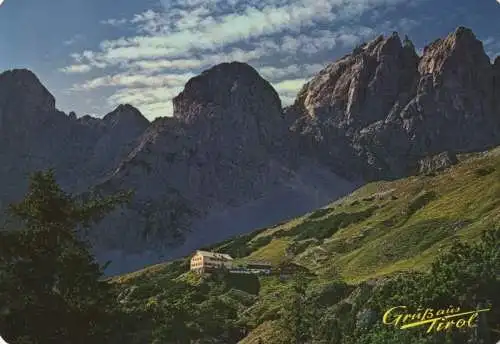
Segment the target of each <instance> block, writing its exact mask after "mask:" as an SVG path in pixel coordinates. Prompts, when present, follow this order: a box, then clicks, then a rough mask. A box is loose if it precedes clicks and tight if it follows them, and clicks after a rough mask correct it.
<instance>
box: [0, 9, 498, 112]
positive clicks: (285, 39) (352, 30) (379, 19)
mask: <svg viewBox="0 0 500 344" xmlns="http://www.w3.org/2000/svg"><path fill="white" fill-rule="evenodd" d="M0 1H1V0H0ZM499 1H500V0H499ZM458 26H466V27H469V28H471V29H472V30H473V31H474V32H475V34H476V36H477V37H478V38H479V39H481V40H482V41H483V44H484V47H485V50H486V52H487V53H488V54H489V55H490V57H491V58H492V59H493V58H494V57H495V56H497V55H500V3H499V2H497V0H413V1H408V0H123V1H117V0H4V2H3V4H2V5H0V52H1V54H0V71H4V70H8V69H13V68H28V69H30V70H32V71H33V72H34V73H35V74H36V75H37V76H38V77H39V78H40V80H41V81H42V83H43V84H44V85H45V86H46V87H47V88H48V89H49V91H50V92H51V93H52V94H53V95H54V96H55V97H56V100H57V107H58V108H59V109H60V110H63V111H65V112H69V111H75V112H76V114H77V116H83V115H86V114H90V115H93V116H97V117H102V116H104V115H105V114H106V113H108V112H110V111H112V110H113V109H114V108H115V107H116V106H117V105H119V104H122V103H128V104H132V105H134V106H135V107H137V108H138V109H139V110H140V111H141V112H142V113H143V114H144V115H145V116H146V117H147V118H148V119H150V120H152V119H154V118H156V117H163V116H170V115H171V114H172V102H171V99H172V98H173V97H175V96H176V95H177V94H178V93H179V92H180V91H182V89H183V87H184V84H185V83H186V82H187V81H188V80H189V79H190V78H191V77H193V76H195V75H197V74H199V73H200V72H202V71H203V70H206V69H208V68H210V67H211V66H213V65H216V64H218V63H222V62H230V61H241V62H247V63H249V64H250V65H251V66H253V67H254V68H256V69H257V71H258V72H259V73H260V74H261V75H262V76H263V77H264V78H265V79H267V80H268V81H269V82H271V83H272V85H273V86H274V87H275V89H276V90H277V91H278V93H279V95H280V98H281V101H282V103H283V104H284V105H288V104H291V103H292V102H293V100H294V98H295V96H296V94H297V92H298V91H299V90H300V88H301V86H302V85H303V84H304V83H305V82H306V81H307V80H309V79H310V78H311V77H312V76H314V74H315V73H317V72H318V71H319V70H321V69H322V68H323V67H325V66H326V65H327V64H329V63H331V62H334V61H335V60H336V59H338V58H340V57H342V56H344V55H345V54H347V53H349V52H351V51H352V49H353V48H354V47H355V46H357V45H359V44H360V43H362V42H366V41H369V40H371V39H373V38H375V37H376V36H378V35H380V34H384V35H388V34H390V33H392V32H393V31H397V32H399V34H400V36H401V38H403V37H404V35H408V36H409V38H410V39H411V40H412V41H413V42H414V44H415V46H416V47H417V49H418V50H419V51H421V50H422V49H423V48H424V46H426V45H427V44H429V43H431V42H432V41H434V40H435V39H437V38H440V37H444V36H446V35H447V34H448V33H449V32H451V31H453V30H454V29H455V28H456V27H458Z"/></svg>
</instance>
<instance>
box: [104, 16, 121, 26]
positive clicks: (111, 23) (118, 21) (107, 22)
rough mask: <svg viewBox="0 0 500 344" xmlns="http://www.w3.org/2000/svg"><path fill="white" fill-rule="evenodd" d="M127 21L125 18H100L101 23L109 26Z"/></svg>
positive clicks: (119, 24)
mask: <svg viewBox="0 0 500 344" xmlns="http://www.w3.org/2000/svg"><path fill="white" fill-rule="evenodd" d="M127 22H128V20H127V19H124V18H122V19H106V20H102V21H101V24H103V25H111V26H121V25H124V24H126V23H127Z"/></svg>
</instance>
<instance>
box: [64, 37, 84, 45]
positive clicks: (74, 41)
mask: <svg viewBox="0 0 500 344" xmlns="http://www.w3.org/2000/svg"><path fill="white" fill-rule="evenodd" d="M82 39H83V35H75V36H73V37H72V38H70V39H68V40H66V41H64V42H63V44H64V45H73V44H75V43H76V42H78V41H80V40H82Z"/></svg>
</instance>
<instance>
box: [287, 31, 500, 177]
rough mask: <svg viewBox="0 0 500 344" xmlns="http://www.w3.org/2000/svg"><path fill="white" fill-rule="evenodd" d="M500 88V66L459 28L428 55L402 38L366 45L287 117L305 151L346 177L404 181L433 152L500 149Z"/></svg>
mask: <svg viewBox="0 0 500 344" xmlns="http://www.w3.org/2000/svg"><path fill="white" fill-rule="evenodd" d="M497 92H498V62H497V63H496V64H494V65H491V63H490V60H489V58H488V56H487V55H486V53H485V52H484V49H483V46H482V43H481V42H480V41H478V40H477V39H476V37H475V36H474V34H473V33H472V31H470V30H469V29H466V28H463V27H460V28H458V29H457V30H456V31H454V32H453V33H451V34H450V35H449V36H448V37H446V38H444V39H439V40H436V41H435V42H433V43H432V44H430V45H429V46H428V47H426V48H425V49H424V53H423V56H422V57H421V58H419V57H418V56H417V55H416V53H415V51H414V47H413V44H412V43H411V42H410V41H409V40H408V39H407V38H405V40H404V41H403V42H401V40H400V38H399V37H398V35H397V34H393V35H392V36H390V37H387V38H384V37H379V38H377V39H375V40H374V41H372V42H370V43H368V44H364V45H362V46H360V47H358V48H356V49H355V50H354V51H353V53H352V54H350V55H348V56H346V57H344V58H342V59H340V60H339V61H337V62H335V63H333V64H331V65H329V66H327V67H326V68H325V69H324V70H323V71H321V72H320V73H319V75H318V76H316V77H315V78H314V79H313V80H312V81H311V82H309V83H308V84H307V85H305V86H304V88H303V89H302V91H301V92H300V93H299V95H298V96H297V100H296V102H295V104H294V105H293V106H292V108H290V109H288V110H287V111H288V112H289V113H291V114H293V116H295V117H296V118H298V119H297V120H296V122H295V124H294V126H293V127H292V129H293V130H294V131H295V132H297V133H298V135H299V136H300V137H301V139H300V140H301V141H302V142H304V144H303V149H304V151H305V152H306V154H313V155H316V156H318V158H319V159H320V160H321V161H323V162H324V163H326V164H328V165H330V166H332V167H333V168H334V170H337V171H339V172H341V173H342V174H344V175H346V176H349V175H351V176H353V175H359V174H361V175H362V176H363V177H364V178H366V179H376V178H380V177H399V176H403V175H405V174H408V173H411V172H412V171H415V169H416V168H417V165H418V161H419V160H420V159H422V158H424V157H426V156H431V155H436V154H439V153H441V152H444V151H453V152H462V151H474V150H481V149H485V148H488V147H491V146H492V145H496V144H498V143H499V142H500V138H499V136H498V132H499V129H500V112H499V108H498V104H497V101H496V100H495V99H498V97H495V94H496V93H497ZM338 161H341V162H342V163H341V164H340V163H338Z"/></svg>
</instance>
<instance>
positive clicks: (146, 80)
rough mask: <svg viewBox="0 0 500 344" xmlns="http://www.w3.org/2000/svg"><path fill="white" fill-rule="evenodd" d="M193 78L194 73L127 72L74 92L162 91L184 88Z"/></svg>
mask: <svg viewBox="0 0 500 344" xmlns="http://www.w3.org/2000/svg"><path fill="white" fill-rule="evenodd" d="M193 76H195V75H194V74H192V73H186V74H160V75H147V74H133V73H129V72H126V73H120V74H115V75H107V76H103V77H99V78H95V79H91V80H88V81H86V82H85V83H83V84H81V85H75V86H74V90H77V91H82V90H87V91H88V90H93V89H97V88H101V87H132V88H134V87H156V88H159V90H160V91H162V89H160V88H163V87H165V88H169V87H178V86H182V85H184V84H185V83H186V81H187V80H189V79H190V78H192V77H193ZM139 96H140V94H139Z"/></svg>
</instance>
